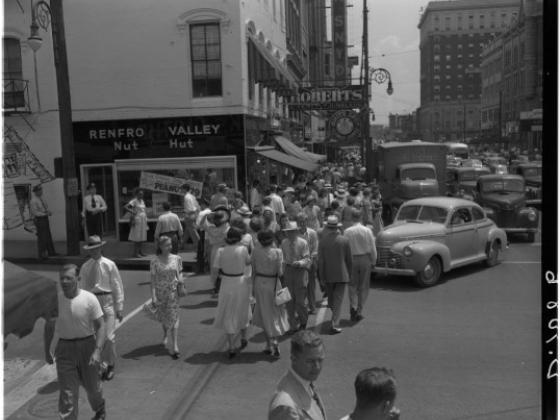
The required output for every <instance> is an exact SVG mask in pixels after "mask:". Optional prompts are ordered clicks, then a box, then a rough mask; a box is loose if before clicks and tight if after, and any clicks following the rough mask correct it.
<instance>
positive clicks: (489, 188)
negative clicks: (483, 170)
mask: <svg viewBox="0 0 560 420" xmlns="http://www.w3.org/2000/svg"><path fill="white" fill-rule="evenodd" d="M476 193H477V194H476V202H477V203H478V204H480V205H481V206H482V207H483V208H484V210H485V211H486V214H488V217H490V218H491V219H492V220H494V222H495V223H496V224H497V225H498V226H499V227H500V228H502V229H503V230H504V231H505V232H507V233H526V234H527V238H528V239H529V241H530V242H534V241H535V234H536V233H537V230H538V227H539V212H538V210H537V209H536V208H534V207H530V206H527V199H526V195H525V181H524V179H523V177H521V176H519V175H511V174H510V175H484V176H481V177H480V178H478V181H477V184H476Z"/></svg>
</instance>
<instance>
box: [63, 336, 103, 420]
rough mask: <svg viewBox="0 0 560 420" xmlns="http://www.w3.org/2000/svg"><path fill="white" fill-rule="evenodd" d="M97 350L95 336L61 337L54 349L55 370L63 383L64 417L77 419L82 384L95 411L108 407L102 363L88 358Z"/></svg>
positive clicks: (70, 419)
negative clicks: (102, 378) (78, 338)
mask: <svg viewBox="0 0 560 420" xmlns="http://www.w3.org/2000/svg"><path fill="white" fill-rule="evenodd" d="M94 350H95V338H94V337H93V336H91V337H88V338H85V339H83V340H77V341H65V340H62V339H61V340H59V341H58V344H57V346H56V350H55V357H56V373H57V376H58V383H59V387H60V394H59V398H58V411H59V414H60V418H61V419H65V420H66V419H68V420H77V419H78V398H79V392H80V385H82V386H83V387H84V388H85V390H86V393H87V398H88V401H89V404H90V406H91V408H92V410H93V411H96V412H97V411H99V410H101V409H103V408H104V407H105V400H104V399H103V392H102V389H101V379H100V378H99V365H90V364H89V359H90V357H91V354H92V353H93V351H94Z"/></svg>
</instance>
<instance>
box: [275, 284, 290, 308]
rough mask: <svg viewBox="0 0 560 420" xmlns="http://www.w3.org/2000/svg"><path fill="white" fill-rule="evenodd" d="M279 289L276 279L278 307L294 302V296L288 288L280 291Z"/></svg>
mask: <svg viewBox="0 0 560 420" xmlns="http://www.w3.org/2000/svg"><path fill="white" fill-rule="evenodd" d="M277 287H278V279H276V284H275V286H274V302H275V303H276V306H281V305H283V304H285V303H287V302H289V301H291V300H292V295H291V294H290V291H289V290H288V288H287V287H282V288H280V289H278V288H277Z"/></svg>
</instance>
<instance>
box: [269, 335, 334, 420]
mask: <svg viewBox="0 0 560 420" xmlns="http://www.w3.org/2000/svg"><path fill="white" fill-rule="evenodd" d="M290 353H291V361H292V364H291V367H290V369H289V370H288V372H287V373H286V374H285V375H284V377H283V378H282V379H281V380H280V382H279V383H278V385H277V387H276V391H275V393H274V396H273V397H272V401H271V402H270V406H269V411H268V419H269V420H288V419H289V420H326V418H327V417H326V414H325V406H324V404H323V402H322V400H321V398H320V397H319V394H317V391H316V390H315V385H314V382H315V381H316V380H317V378H318V377H319V374H320V373H321V369H322V367H323V360H324V358H325V349H324V346H323V341H322V340H321V338H320V337H319V336H317V334H315V333H314V332H313V331H309V330H302V331H298V332H297V333H296V334H295V335H294V336H293V337H292V342H291V350H290Z"/></svg>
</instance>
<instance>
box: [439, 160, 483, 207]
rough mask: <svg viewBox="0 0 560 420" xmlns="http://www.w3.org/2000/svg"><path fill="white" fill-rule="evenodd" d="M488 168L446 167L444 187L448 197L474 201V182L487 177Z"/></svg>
mask: <svg viewBox="0 0 560 420" xmlns="http://www.w3.org/2000/svg"><path fill="white" fill-rule="evenodd" d="M489 173H490V170H489V169H488V168H484V167H483V168H468V167H467V168H464V167H447V176H446V180H445V185H446V188H447V195H448V196H449V197H459V198H466V199H469V200H473V199H474V192H475V190H476V180H477V179H478V178H479V177H480V176H482V175H488V174H489Z"/></svg>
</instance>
